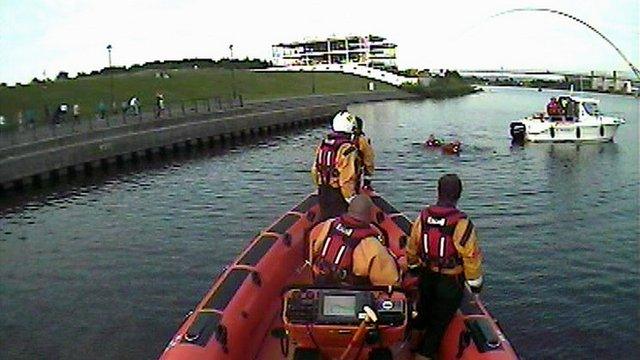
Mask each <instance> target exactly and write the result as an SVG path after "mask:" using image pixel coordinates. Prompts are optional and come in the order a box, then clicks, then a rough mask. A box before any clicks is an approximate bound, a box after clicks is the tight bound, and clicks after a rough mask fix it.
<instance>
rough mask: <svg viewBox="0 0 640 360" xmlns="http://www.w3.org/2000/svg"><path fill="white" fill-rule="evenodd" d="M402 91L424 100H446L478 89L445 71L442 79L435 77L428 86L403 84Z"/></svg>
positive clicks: (452, 72)
mask: <svg viewBox="0 0 640 360" xmlns="http://www.w3.org/2000/svg"><path fill="white" fill-rule="evenodd" d="M402 89H403V90H405V91H408V92H410V93H414V94H417V95H420V96H422V97H425V98H432V99H446V98H452V97H458V96H464V95H468V94H472V93H475V92H478V91H481V90H480V89H478V88H476V87H475V86H473V85H470V84H468V83H467V82H465V81H464V79H462V77H461V76H460V74H458V73H457V72H456V71H451V72H449V71H447V72H446V73H445V76H444V77H435V78H433V79H432V80H431V82H430V83H429V85H427V86H424V85H420V84H404V85H402Z"/></svg>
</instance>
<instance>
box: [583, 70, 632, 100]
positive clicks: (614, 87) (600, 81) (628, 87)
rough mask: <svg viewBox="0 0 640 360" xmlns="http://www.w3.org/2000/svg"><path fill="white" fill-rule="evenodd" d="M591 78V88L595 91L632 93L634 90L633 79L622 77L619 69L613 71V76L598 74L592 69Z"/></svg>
mask: <svg viewBox="0 0 640 360" xmlns="http://www.w3.org/2000/svg"><path fill="white" fill-rule="evenodd" d="M589 78H590V79H591V90H594V91H603V92H616V93H624V94H631V93H632V92H633V90H634V89H633V85H632V83H631V80H624V79H620V78H619V77H618V72H617V71H614V72H613V76H612V77H606V76H604V75H603V76H596V75H595V74H594V72H593V71H592V72H591V75H590V76H589Z"/></svg>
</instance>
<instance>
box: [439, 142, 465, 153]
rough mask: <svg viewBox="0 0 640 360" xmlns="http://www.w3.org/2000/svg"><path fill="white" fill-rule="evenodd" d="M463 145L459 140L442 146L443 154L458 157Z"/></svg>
mask: <svg viewBox="0 0 640 360" xmlns="http://www.w3.org/2000/svg"><path fill="white" fill-rule="evenodd" d="M461 146H462V143H461V142H460V141H458V140H456V141H453V142H450V143H448V144H446V145H444V146H442V153H443V154H445V155H457V154H459V153H460V147H461Z"/></svg>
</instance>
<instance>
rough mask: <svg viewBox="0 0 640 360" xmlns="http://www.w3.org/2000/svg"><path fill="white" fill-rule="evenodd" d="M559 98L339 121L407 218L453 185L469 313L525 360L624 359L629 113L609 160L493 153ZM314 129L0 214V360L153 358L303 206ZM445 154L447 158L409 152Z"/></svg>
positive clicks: (387, 107) (634, 320) (633, 117)
mask: <svg viewBox="0 0 640 360" xmlns="http://www.w3.org/2000/svg"><path fill="white" fill-rule="evenodd" d="M557 94H558V93H551V92H541V93H539V92H535V91H528V90H521V89H506V88H502V89H488V90H487V91H486V92H484V93H480V94H476V95H473V96H468V97H464V98H461V99H454V100H448V101H439V102H434V101H424V102H386V103H375V104H364V105H357V106H353V107H352V108H351V110H352V111H353V112H354V113H356V114H358V115H360V116H362V117H363V118H364V119H366V121H367V122H366V125H365V130H366V132H367V133H368V135H369V136H370V137H371V138H372V139H373V142H374V145H375V148H376V150H377V165H378V167H379V171H378V172H377V174H376V178H375V180H374V185H375V187H376V189H377V190H378V191H379V192H381V193H382V194H383V195H384V196H385V197H386V198H387V199H388V200H389V201H391V202H392V203H394V204H395V205H396V206H397V207H398V208H400V209H402V210H403V211H405V212H406V213H407V214H408V215H409V216H410V217H412V218H413V217H415V216H416V215H417V212H418V211H419V210H420V208H421V207H422V206H423V205H424V204H425V203H427V202H430V201H433V200H434V195H435V182H436V180H437V178H438V177H439V176H440V175H442V174H444V173H447V172H456V173H458V174H460V175H461V177H462V179H463V182H464V188H465V189H464V193H463V199H462V201H461V204H460V205H461V207H462V208H463V209H464V210H466V211H467V212H468V213H469V214H470V215H471V216H472V217H473V219H474V222H475V223H476V224H477V226H478V229H479V235H480V237H481V242H482V243H481V244H482V247H483V250H484V253H485V258H486V286H485V290H484V293H483V298H484V300H485V302H486V304H487V305H488V307H489V308H490V309H491V310H492V312H493V313H494V315H495V316H496V317H497V318H498V319H499V320H500V322H501V324H502V326H503V327H504V328H505V331H506V332H507V334H508V335H509V337H510V339H511V340H512V341H513V343H514V344H515V346H516V347H517V349H518V350H519V352H520V353H521V354H522V355H523V356H524V357H525V358H530V359H543V358H563V359H567V358H571V359H592V358H593V359H595V358H598V359H637V358H640V350H639V348H640V343H639V341H638V338H640V333H639V328H638V324H639V323H640V319H639V310H638V309H639V307H638V300H639V298H640V293H639V286H638V281H640V276H639V275H640V274H639V271H638V266H639V261H638V236H639V233H638V224H639V218H638V211H639V209H638V200H639V198H638V179H639V176H638V134H639V132H638V105H639V103H638V100H637V99H633V98H628V97H619V96H608V95H597V97H598V98H600V99H601V101H602V103H601V107H602V108H603V109H604V110H605V112H607V111H609V112H617V113H618V114H620V115H623V116H624V117H625V118H626V119H627V124H626V125H625V126H623V127H622V128H621V129H620V133H619V134H618V136H617V138H616V142H615V143H607V144H590V145H580V146H576V145H573V144H553V145H551V144H549V145H530V146H526V147H524V148H510V146H509V138H508V134H507V125H508V122H509V121H510V120H513V119H515V118H517V117H519V116H522V115H527V114H529V113H531V112H535V111H540V110H541V109H542V107H543V106H544V105H545V104H546V101H547V99H548V98H549V97H550V96H557ZM324 132H325V129H315V130H305V131H300V132H297V133H293V134H289V135H284V136H279V137H275V138H269V139H264V140H262V141H261V142H260V143H257V144H253V145H245V146H239V147H236V148H231V149H224V150H218V151H216V152H212V153H208V154H204V155H198V156H185V157H183V158H173V159H171V160H168V161H167V162H165V163H163V164H159V165H158V164H155V165H151V166H147V165H144V168H137V169H133V170H131V171H128V172H126V173H124V174H120V175H112V176H110V177H108V178H104V179H94V180H92V181H93V182H94V183H93V184H82V183H76V184H71V185H60V186H58V187H53V188H47V189H43V190H41V191H39V192H38V193H28V194H25V195H23V196H21V197H20V198H15V197H12V198H10V199H9V198H6V197H5V198H4V199H1V200H0V229H1V230H0V309H1V310H0V358H3V359H4V358H7V359H9V358H29V359H38V358H41V359H100V358H105V359H106V358H131V359H150V358H155V357H157V356H158V355H159V354H160V352H161V351H162V349H163V348H164V346H165V344H166V342H167V341H168V340H169V339H170V337H171V336H172V335H173V333H174V331H175V330H176V329H177V326H178V325H179V323H180V321H181V319H182V316H183V315H184V314H185V313H186V312H187V311H188V310H189V309H191V308H193V306H195V304H196V303H197V302H198V301H199V300H200V298H201V297H202V296H203V295H204V293H205V291H207V289H208V288H209V287H210V285H211V281H212V278H213V277H214V276H215V275H216V274H217V273H218V271H219V270H220V269H221V268H222V267H223V266H224V265H225V264H227V263H228V262H229V261H230V260H231V259H232V258H233V257H234V256H235V255H237V254H238V252H239V251H240V250H241V249H242V248H243V247H244V246H245V245H246V244H247V241H248V240H249V239H251V238H252V236H253V235H254V234H256V233H257V232H258V231H259V230H260V229H262V228H264V227H265V226H267V225H269V224H270V223H271V222H272V221H273V220H275V219H276V218H277V217H278V216H279V214H281V213H282V212H284V211H286V210H287V209H289V208H291V207H292V206H293V205H295V204H296V203H297V202H298V201H299V200H300V199H302V197H303V196H304V195H305V194H307V193H308V192H310V191H312V190H313V189H312V187H311V185H310V182H309V175H308V174H307V169H308V167H309V165H310V162H311V159H312V153H313V147H314V146H315V144H316V143H317V142H318V141H319V139H320V138H321V137H322V135H323V133H324ZM430 133H435V134H437V135H441V136H443V137H445V138H447V139H454V138H457V139H460V140H462V141H463V143H464V152H463V153H462V155H461V156H460V157H446V156H442V155H440V154H438V153H436V152H431V151H427V150H424V149H423V148H422V147H421V145H420V143H421V142H422V141H423V140H424V139H425V138H426V137H427V136H428V135H429V134H430Z"/></svg>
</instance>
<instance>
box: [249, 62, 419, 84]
mask: <svg viewBox="0 0 640 360" xmlns="http://www.w3.org/2000/svg"><path fill="white" fill-rule="evenodd" d="M253 71H256V72H280V71H284V72H298V71H305V72H341V73H345V74H352V75H357V76H362V77H365V78H367V79H371V80H377V81H381V82H385V83H387V84H391V85H394V86H400V85H402V84H404V83H407V82H408V83H414V84H415V83H417V82H418V79H417V78H412V77H406V76H402V75H397V74H394V73H392V72H389V71H385V70H380V69H375V68H371V67H367V66H358V65H351V64H345V65H342V64H320V65H300V66H284V67H271V68H267V69H255V70H253Z"/></svg>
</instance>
